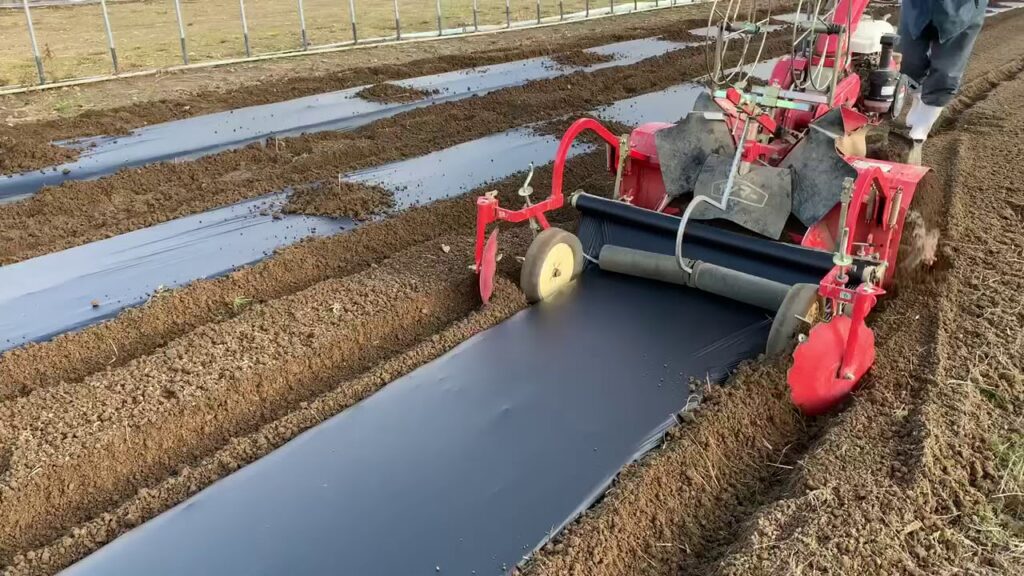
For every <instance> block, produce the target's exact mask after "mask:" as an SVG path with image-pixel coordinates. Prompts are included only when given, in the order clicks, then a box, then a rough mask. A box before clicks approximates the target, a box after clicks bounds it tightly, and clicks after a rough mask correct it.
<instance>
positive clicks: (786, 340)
mask: <svg viewBox="0 0 1024 576" xmlns="http://www.w3.org/2000/svg"><path fill="white" fill-rule="evenodd" d="M817 316H818V285H817V284H795V285H793V287H792V288H790V289H789V292H788V293H787V294H786V298H785V299H784V300H783V301H782V306H780V307H779V311H778V312H776V314H775V320H773V321H772V329H771V331H770V332H769V333H768V345H767V346H766V347H765V354H767V355H768V356H770V357H771V356H779V355H782V354H785V353H787V352H789V350H790V349H791V348H792V346H793V342H794V341H795V340H796V338H797V336H798V335H800V334H801V333H802V332H803V331H804V330H805V329H806V328H809V327H810V325H811V324H813V323H814V320H815V318H816V317H817Z"/></svg>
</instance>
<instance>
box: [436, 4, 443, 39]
mask: <svg viewBox="0 0 1024 576" xmlns="http://www.w3.org/2000/svg"><path fill="white" fill-rule="evenodd" d="M443 34H444V27H443V26H442V24H441V0H437V35H438V36H441V35H443Z"/></svg>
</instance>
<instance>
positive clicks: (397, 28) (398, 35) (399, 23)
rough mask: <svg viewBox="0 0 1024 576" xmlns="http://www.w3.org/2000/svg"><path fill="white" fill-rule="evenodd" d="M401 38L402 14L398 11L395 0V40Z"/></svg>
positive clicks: (396, 0)
mask: <svg viewBox="0 0 1024 576" xmlns="http://www.w3.org/2000/svg"><path fill="white" fill-rule="evenodd" d="M401 39H402V16H401V15H400V14H399V12H398V0H395V40H401Z"/></svg>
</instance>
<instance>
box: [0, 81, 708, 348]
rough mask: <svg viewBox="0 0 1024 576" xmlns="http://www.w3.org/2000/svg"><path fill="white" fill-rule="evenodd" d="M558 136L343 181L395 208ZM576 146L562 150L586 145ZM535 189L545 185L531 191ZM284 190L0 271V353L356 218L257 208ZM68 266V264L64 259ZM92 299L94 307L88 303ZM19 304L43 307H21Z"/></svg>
mask: <svg viewBox="0 0 1024 576" xmlns="http://www.w3.org/2000/svg"><path fill="white" fill-rule="evenodd" d="M690 90H692V88H691V87H690V86H688V85H684V86H681V87H676V88H670V89H668V90H665V91H662V92H655V93H651V94H644V95H642V96H637V97H635V98H630V99H628V100H623V101H621V102H620V103H617V104H615V105H612V106H609V107H607V108H604V109H601V110H599V111H598V114H599V115H600V116H601V117H603V118H606V119H608V120H614V121H619V122H624V123H628V124H634V123H635V124H640V123H642V122H648V121H652V120H656V119H658V118H664V117H667V116H668V115H670V114H672V111H676V112H678V111H679V110H680V106H684V108H682V110H683V112H678V113H679V114H680V115H681V114H685V111H686V110H688V109H689V105H690V104H692V102H690V100H689V98H690V95H689V93H690ZM557 148H558V138H556V137H554V136H550V135H545V134H538V133H536V132H535V131H533V130H532V129H531V128H529V127H526V128H516V129H513V130H509V131H506V132H501V133H498V134H492V135H490V136H485V137H483V138H479V139H477V140H473V141H470V142H466V143H464V144H458V145H456V146H452V147H450V148H445V149H443V150H438V151H437V152H433V153H430V154H426V155H424V156H419V157H416V158H410V159H408V160H402V161H399V162H393V163H390V164H385V165H382V166H378V167H374V168H369V169H367V170H361V171H357V172H353V173H351V174H349V175H347V176H346V179H348V180H351V181H354V182H362V183H367V184H374V185H377V186H381V187H383V188H385V189H387V190H389V191H391V192H392V193H393V194H394V196H395V208H396V209H398V210H402V209H405V208H408V207H410V206H414V205H418V204H427V203H429V202H432V201H435V200H438V199H440V198H445V197H451V196H454V195H457V194H462V193H465V192H469V191H471V190H474V189H477V188H480V187H482V186H484V185H486V184H487V183H488V182H493V181H496V180H500V179H502V178H505V177H507V176H509V175H511V174H515V173H516V172H520V171H523V170H526V169H527V168H528V167H529V165H530V163H531V162H533V163H534V164H536V165H538V166H541V165H544V164H547V163H549V162H550V161H551V159H552V158H553V157H554V154H555V150H556V149H557ZM592 149H593V146H591V145H589V144H585V143H579V144H577V146H575V147H574V148H573V149H572V151H571V155H570V156H575V155H577V154H581V153H584V152H587V151H589V150H592ZM537 194H538V196H537V197H542V195H546V194H547V190H538V191H537ZM284 198H285V194H278V195H275V196H273V197H270V198H266V199H256V200H251V201H246V202H242V203H240V204H236V205H234V206H229V207H226V208H218V209H216V210H211V211H209V212H205V213H202V214H195V215H192V216H186V217H184V218H179V219H177V220H173V221H170V222H167V223H164V224H160V225H157V226H154V227H151V228H146V229H143V230H137V231H134V232H130V233H127V234H122V235H119V236H115V237H113V238H108V239H106V240H101V241H98V242H93V243H90V244H87V245H84V246H80V247H77V248H72V249H70V250H65V251H62V252H57V253H54V254H48V255H45V256H40V257H37V258H33V259H31V260H27V261H25V262H21V263H18V264H14V265H11V266H7V267H3V268H0V351H3V350H6V349H9V348H12V347H16V346H20V345H22V344H25V343H28V342H40V341H44V340H47V339H48V338H50V337H52V336H55V335H57V334H62V333H64V332H67V331H70V330H75V329H79V328H82V327H84V326H88V325H90V324H94V323H96V322H100V321H102V320H105V319H107V318H110V317H113V316H115V315H116V314H117V313H118V312H120V311H121V310H123V309H125V308H128V307H131V306H136V305H138V304H141V303H143V302H145V301H146V298H148V295H149V294H151V293H152V292H153V291H154V290H155V289H156V288H157V287H158V286H161V285H163V286H167V287H173V286H180V285H185V284H188V283H189V282H192V281H195V280H199V279H202V278H209V277H212V276H219V275H222V274H225V273H227V272H230V271H231V270H233V269H235V268H237V267H239V266H243V265H246V264H251V263H253V262H255V261H258V260H260V259H262V258H263V256H264V255H266V254H269V253H271V252H272V251H273V250H274V249H277V248H280V247H283V246H287V245H289V244H292V243H294V242H297V241H298V240H301V239H302V238H304V237H306V236H307V235H309V234H312V233H313V231H314V229H315V233H316V234H321V235H326V234H332V233H336V232H340V231H344V230H348V229H351V228H353V227H355V226H357V225H359V223H357V222H352V221H332V220H331V219H327V218H302V217H297V216H285V217H284V219H283V220H280V221H278V220H273V219H272V218H271V217H269V216H268V215H265V214H264V215H261V214H259V212H260V211H261V210H264V211H265V209H268V208H271V207H272V206H274V205H279V204H281V203H282V202H283V201H284ZM68 263H71V265H69V264H68ZM93 300H97V301H98V302H99V303H100V305H99V306H97V307H93V306H92V305H91V302H92V301H93ZM27 310H43V311H45V312H43V313H33V314H29V313H28V312H27Z"/></svg>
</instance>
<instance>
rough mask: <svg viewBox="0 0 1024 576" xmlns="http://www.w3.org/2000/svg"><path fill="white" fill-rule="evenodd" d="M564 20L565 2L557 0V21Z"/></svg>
mask: <svg viewBox="0 0 1024 576" xmlns="http://www.w3.org/2000/svg"><path fill="white" fill-rule="evenodd" d="M562 20H565V3H564V2H562V0H558V21H559V22H561V21H562Z"/></svg>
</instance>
